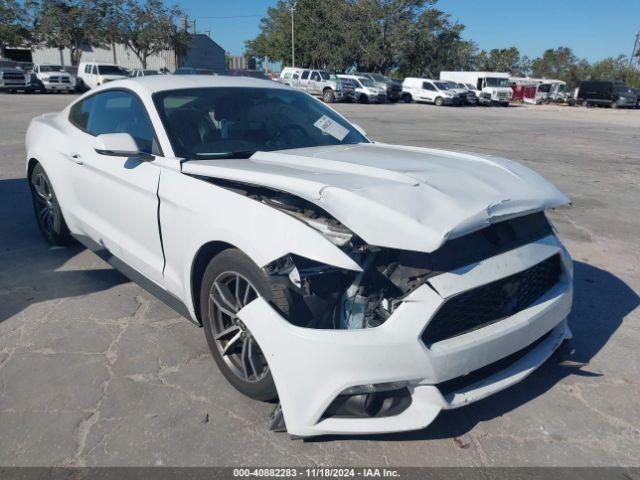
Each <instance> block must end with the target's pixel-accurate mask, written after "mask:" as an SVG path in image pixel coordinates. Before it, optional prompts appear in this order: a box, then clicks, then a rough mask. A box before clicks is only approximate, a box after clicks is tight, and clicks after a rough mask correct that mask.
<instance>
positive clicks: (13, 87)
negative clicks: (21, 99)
mask: <svg viewBox="0 0 640 480" xmlns="http://www.w3.org/2000/svg"><path fill="white" fill-rule="evenodd" d="M19 90H22V91H23V92H30V91H31V83H30V80H29V75H28V74H27V73H26V72H25V71H24V70H22V69H21V68H20V65H19V64H18V62H14V61H13V60H9V59H6V58H0V92H8V93H15V92H17V91H19Z"/></svg>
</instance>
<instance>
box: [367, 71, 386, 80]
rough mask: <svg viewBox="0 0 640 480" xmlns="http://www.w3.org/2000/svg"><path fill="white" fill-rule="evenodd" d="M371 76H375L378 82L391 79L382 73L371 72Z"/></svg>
mask: <svg viewBox="0 0 640 480" xmlns="http://www.w3.org/2000/svg"><path fill="white" fill-rule="evenodd" d="M369 75H371V78H373V79H374V80H375V81H376V82H388V81H389V79H388V78H387V77H385V76H384V75H382V74H381V73H370V74H369Z"/></svg>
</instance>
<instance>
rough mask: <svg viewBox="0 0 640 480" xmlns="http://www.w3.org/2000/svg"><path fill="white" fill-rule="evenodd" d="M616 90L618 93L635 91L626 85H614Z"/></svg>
mask: <svg viewBox="0 0 640 480" xmlns="http://www.w3.org/2000/svg"><path fill="white" fill-rule="evenodd" d="M613 88H614V90H615V91H616V93H633V92H632V91H631V89H630V88H629V87H627V86H626V85H614V87H613Z"/></svg>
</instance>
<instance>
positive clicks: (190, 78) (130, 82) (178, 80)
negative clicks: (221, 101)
mask: <svg viewBox="0 0 640 480" xmlns="http://www.w3.org/2000/svg"><path fill="white" fill-rule="evenodd" d="M118 87H121V88H131V89H132V90H135V91H137V92H138V93H144V94H147V95H153V94H154V93H156V92H163V91H167V90H180V89H186V88H207V87H246V88H282V89H290V88H291V87H288V86H286V85H283V84H281V83H278V82H274V81H273V80H263V79H259V78H253V77H233V76H227V75H150V76H146V77H136V78H127V79H123V80H116V81H113V82H109V83H106V84H105V85H104V86H103V87H100V88H101V89H111V88H118Z"/></svg>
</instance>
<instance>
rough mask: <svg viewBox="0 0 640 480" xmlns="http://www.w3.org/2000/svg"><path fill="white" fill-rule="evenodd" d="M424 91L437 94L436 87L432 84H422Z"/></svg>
mask: <svg viewBox="0 0 640 480" xmlns="http://www.w3.org/2000/svg"><path fill="white" fill-rule="evenodd" d="M422 89H423V90H430V91H432V92H435V90H436V87H434V86H433V84H432V83H430V82H422Z"/></svg>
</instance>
